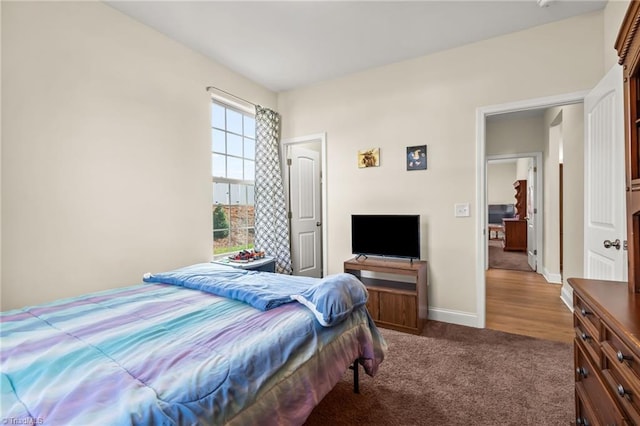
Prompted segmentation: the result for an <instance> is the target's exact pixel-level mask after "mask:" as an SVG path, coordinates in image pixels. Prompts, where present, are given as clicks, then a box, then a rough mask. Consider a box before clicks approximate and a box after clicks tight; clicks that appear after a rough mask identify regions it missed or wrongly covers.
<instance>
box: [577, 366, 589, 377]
mask: <svg viewBox="0 0 640 426" xmlns="http://www.w3.org/2000/svg"><path fill="white" fill-rule="evenodd" d="M576 373H577V374H578V376H581V377H587V375H588V374H589V372H588V371H587V369H586V368H584V367H578V368H576Z"/></svg>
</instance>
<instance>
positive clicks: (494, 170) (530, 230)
mask: <svg viewBox="0 0 640 426" xmlns="http://www.w3.org/2000/svg"><path fill="white" fill-rule="evenodd" d="M541 161H542V153H540V152H538V153H532V154H507V155H493V156H488V157H487V169H486V170H487V187H486V194H487V205H486V206H485V208H486V211H487V229H488V238H487V265H486V267H487V268H488V269H508V270H515V271H522V272H536V271H537V269H538V255H539V254H540V255H542V250H540V252H539V251H538V246H539V245H541V244H540V243H539V241H540V240H541V236H542V233H539V232H538V230H541V229H543V226H544V215H539V214H538V211H541V209H540V205H539V203H538V200H539V198H540V197H539V195H540V194H539V191H538V190H537V188H541V187H542V185H541V183H542V182H543V174H542V168H539V166H538V165H539V164H541Z"/></svg>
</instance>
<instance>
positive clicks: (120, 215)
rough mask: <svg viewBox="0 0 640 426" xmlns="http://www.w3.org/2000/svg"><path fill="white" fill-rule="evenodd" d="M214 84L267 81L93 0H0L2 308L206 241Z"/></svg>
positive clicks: (190, 253) (260, 92)
mask: <svg viewBox="0 0 640 426" xmlns="http://www.w3.org/2000/svg"><path fill="white" fill-rule="evenodd" d="M209 85H214V86H217V87H220V88H222V89H224V90H226V91H229V92H231V93H234V94H237V95H238V96H241V97H243V98H245V99H251V100H253V101H255V102H259V103H261V104H264V105H267V106H272V107H273V106H275V104H276V95H275V94H274V93H272V92H269V91H268V90H266V89H263V88H262V87H260V86H258V85H256V84H254V83H251V82H250V81H248V80H246V79H244V78H242V77H240V76H238V75H237V74H235V73H233V72H231V71H230V70H228V69H226V68H224V67H222V66H220V65H218V64H216V63H214V62H212V61H210V60H208V59H206V58H204V57H203V56H202V55H200V54H197V53H195V52H193V51H191V50H188V49H186V48H185V47H183V46H182V45H179V44H178V43H175V42H173V41H171V40H169V39H168V38H166V37H165V36H163V35H161V34H160V33H158V32H156V31H154V30H152V29H150V28H148V27H145V26H143V25H141V24H139V23H137V22H136V21H134V20H132V19H130V18H128V17H126V16H125V15H123V14H121V13H119V12H117V11H115V10H114V9H112V8H110V7H108V6H106V5H104V4H103V3H99V2H2V88H3V92H2V122H3V124H4V126H3V127H2V159H1V160H2V266H3V268H2V309H3V310H5V309H10V308H15V307H19V306H22V305H25V304H34V303H39V302H43V301H48V300H52V299H55V298H59V297H65V296H72V295H77V294H80V293H85V292H88V291H93V290H100V289H105V288H110V287H115V286H124V285H130V284H135V283H138V282H140V281H141V276H142V274H143V273H144V272H147V271H158V270H165V269H167V268H173V267H177V266H181V265H184V264H189V263H195V262H200V261H207V260H208V259H209V257H210V252H211V215H210V214H209V213H207V212H210V210H211V197H212V192H211V191H212V189H211V184H210V179H211V178H210V176H211V174H210V173H211V170H210V168H211V165H210V164H211V160H210V131H209V130H208V129H209V126H210V124H209V123H210V121H209V120H210V118H209V117H210V99H209V97H208V95H207V93H206V92H205V87H206V86H209Z"/></svg>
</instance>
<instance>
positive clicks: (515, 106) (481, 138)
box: [476, 91, 589, 328]
mask: <svg viewBox="0 0 640 426" xmlns="http://www.w3.org/2000/svg"><path fill="white" fill-rule="evenodd" d="M587 93H589V92H587V91H581V92H574V93H567V94H563V95H556V96H548V97H542V98H534V99H527V100H523V101H516V102H509V103H505V104H498V105H489V106H483V107H479V108H476V170H477V174H476V205H477V206H484V205H486V203H487V192H486V186H487V153H486V125H487V122H486V120H487V117H488V116H491V115H497V114H505V113H509V112H518V111H526V110H531V109H542V108H551V107H556V106H562V105H570V104H577V103H581V102H583V101H584V98H585V96H586V95H587ZM539 166H540V165H539ZM477 210H478V215H477V217H476V230H477V233H476V253H478V256H477V258H476V312H477V318H476V319H477V325H476V327H478V328H485V322H486V282H485V264H486V256H487V254H486V249H485V245H486V242H485V239H486V237H487V230H486V214H485V209H484V208H478V209H477Z"/></svg>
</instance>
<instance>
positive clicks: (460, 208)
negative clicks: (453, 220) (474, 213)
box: [454, 203, 471, 217]
mask: <svg viewBox="0 0 640 426" xmlns="http://www.w3.org/2000/svg"><path fill="white" fill-rule="evenodd" d="M454 207H455V209H454V215H455V217H469V216H471V214H470V213H469V203H458V204H455V205H454Z"/></svg>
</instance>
